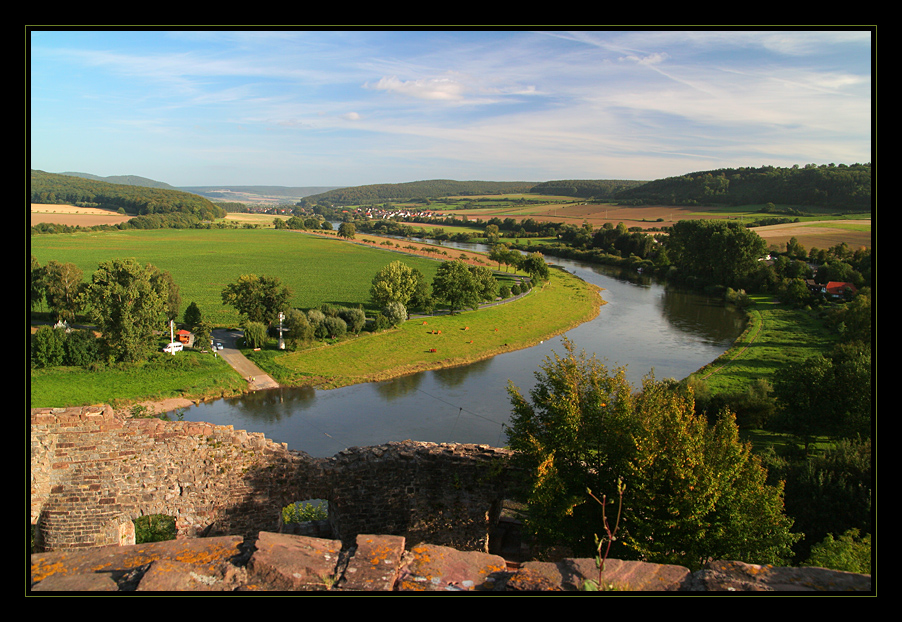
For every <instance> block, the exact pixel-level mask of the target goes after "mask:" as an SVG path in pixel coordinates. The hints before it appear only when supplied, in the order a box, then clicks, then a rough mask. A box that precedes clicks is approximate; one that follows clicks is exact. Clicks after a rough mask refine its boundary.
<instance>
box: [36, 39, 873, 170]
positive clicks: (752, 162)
mask: <svg viewBox="0 0 902 622" xmlns="http://www.w3.org/2000/svg"><path fill="white" fill-rule="evenodd" d="M29 36H30V50H29V51H30V57H29V60H30V68H29V69H30V74H29V79H30V83H29V86H30V109H29V118H28V122H29V128H30V141H31V144H30V156H31V167H32V168H35V169H40V170H44V171H48V172H53V173H59V172H65V171H79V172H86V173H93V174H96V175H102V176H108V175H126V174H129V175H141V176H143V177H149V178H151V179H156V180H159V181H164V182H167V183H169V184H172V185H174V186H193V185H281V186H352V185H361V184H373V183H399V182H407V181H417V180H423V179H439V178H441V179H457V180H476V179H479V180H494V181H546V180H552V179H657V178H661V177H668V176H672V175H681V174H684V173H689V172H693V171H698V170H709V169H714V168H721V167H732V166H760V165H765V164H766V165H774V166H791V165H793V164H799V165H804V164H808V163H816V164H826V163H830V162H833V163H836V164H840V163H845V164H852V163H855V162H869V161H871V142H872V122H871V115H872V101H871V97H872V76H871V71H872V62H871V60H872V59H871V52H872V37H873V36H875V33H872V32H870V31H867V30H835V31H820V32H819V31H812V30H803V31H788V30H778V31H746V30H730V31H725V32H716V31H678V30H659V31H608V32H606V31H597V30H593V31H585V32H563V31H546V32H542V31H510V30H505V31H458V30H451V31H424V32H415V31H410V30H396V31H369V30H351V31H328V32H327V31H312V30H311V31H308V30H294V31H291V30H289V31H277V30H265V31H217V30H201V31H187V30H176V31H140V30H139V31H110V30H101V31H51V30H32V31H31V32H30V33H29Z"/></svg>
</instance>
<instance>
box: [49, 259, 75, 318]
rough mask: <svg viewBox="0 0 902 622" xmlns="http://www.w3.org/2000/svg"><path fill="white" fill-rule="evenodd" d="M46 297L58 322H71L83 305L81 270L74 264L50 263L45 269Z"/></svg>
mask: <svg viewBox="0 0 902 622" xmlns="http://www.w3.org/2000/svg"><path fill="white" fill-rule="evenodd" d="M43 283H44V297H45V298H46V300H47V305H48V306H49V307H50V310H51V311H52V312H53V314H54V315H55V316H56V319H57V320H63V321H66V322H71V321H72V320H74V319H75V314H76V313H78V312H79V311H80V310H81V308H82V305H83V302H84V301H83V300H82V298H81V296H80V294H81V291H82V289H83V285H82V271H81V268H79V267H78V266H76V265H75V264H73V263H60V262H58V261H50V262H49V263H48V264H47V265H46V266H45V267H44V279H43Z"/></svg>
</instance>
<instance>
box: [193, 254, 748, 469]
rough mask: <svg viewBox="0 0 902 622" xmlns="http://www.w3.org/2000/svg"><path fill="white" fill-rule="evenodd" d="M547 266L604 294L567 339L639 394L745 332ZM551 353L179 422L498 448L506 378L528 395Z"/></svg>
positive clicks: (277, 398) (673, 301)
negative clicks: (647, 383) (617, 370)
mask: <svg viewBox="0 0 902 622" xmlns="http://www.w3.org/2000/svg"><path fill="white" fill-rule="evenodd" d="M460 246H466V247H467V248H473V246H469V245H460ZM548 261H549V263H553V264H556V265H558V266H561V267H563V268H564V269H566V270H568V271H570V272H572V273H574V274H576V275H577V276H579V277H580V278H582V279H583V280H585V281H588V282H590V283H593V284H595V285H598V286H599V287H601V288H603V291H602V292H601V296H602V298H603V299H604V300H605V301H606V303H607V304H605V305H603V306H602V307H601V313H600V314H599V316H598V317H597V318H596V319H594V320H592V321H590V322H586V323H585V324H582V325H580V326H578V327H576V328H573V329H571V330H570V331H568V332H567V333H566V337H567V338H568V339H570V340H571V341H572V342H573V343H574V345H575V347H576V349H577V351H579V350H585V351H586V352H587V353H589V354H592V353H594V354H595V355H596V356H597V357H598V358H599V359H601V360H602V361H603V362H605V363H606V364H607V366H608V367H609V368H611V369H612V368H614V367H620V366H625V367H626V370H627V377H628V378H629V380H630V382H631V383H633V384H634V385H635V386H636V387H637V388H638V387H639V386H640V384H641V381H642V378H643V377H644V376H645V375H647V374H648V373H649V372H650V371H653V372H654V375H655V377H656V378H657V379H658V380H662V379H664V378H676V379H682V378H685V377H686V376H688V375H689V374H691V373H692V372H694V371H696V370H697V369H699V368H700V367H703V366H704V365H706V364H708V363H710V362H711V361H713V360H714V359H716V358H717V357H718V356H720V355H721V354H722V353H723V352H725V351H726V350H727V349H728V348H729V347H730V346H731V345H732V343H733V341H735V339H736V338H737V337H738V336H739V334H740V333H741V332H742V330H743V328H744V320H743V318H742V315H741V314H740V313H739V312H738V311H736V310H735V309H733V308H731V307H728V306H725V305H724V304H723V303H722V302H721V301H720V300H717V299H713V298H709V297H706V296H703V295H699V294H697V293H688V292H682V291H677V290H673V289H671V288H667V287H664V286H663V285H661V284H659V283H656V282H654V281H653V280H652V279H651V278H649V277H647V276H642V275H636V274H634V273H625V272H621V271H620V270H619V269H616V268H611V267H607V266H593V265H589V264H583V263H580V262H576V261H570V260H564V259H558V258H552V257H549V258H548ZM552 352H554V353H557V354H560V355H562V354H563V353H564V347H563V344H562V341H561V338H560V337H558V338H553V339H550V340H547V341H545V342H544V343H542V344H539V345H536V346H533V347H531V348H526V349H524V350H518V351H516V352H509V353H506V354H502V355H499V356H495V357H493V358H491V359H488V360H485V361H480V362H478V363H473V364H471V365H466V366H463V367H456V368H452V369H444V370H437V371H430V372H422V373H418V374H414V375H410V376H405V377H402V378H396V379H394V380H389V381H385V382H377V383H367V384H361V385H354V386H350V387H344V388H341V389H331V390H320V389H311V388H303V389H287V388H282V389H272V390H267V391H258V392H256V393H252V394H248V395H245V396H242V397H239V398H230V399H220V400H216V401H212V402H206V403H202V404H199V405H196V406H193V407H191V408H189V409H187V410H186V411H184V412H183V417H184V419H185V420H187V421H206V422H210V423H214V424H219V425H233V426H234V427H235V428H236V429H243V430H248V431H250V432H262V433H264V434H265V436H266V437H267V438H269V439H272V440H274V441H276V442H284V443H287V444H288V447H289V449H295V450H301V451H305V452H307V453H308V454H310V455H312V456H315V457H328V456H332V455H335V454H336V453H338V452H339V451H341V450H342V449H345V448H347V447H354V446H367V445H379V444H382V443H386V442H389V441H402V440H406V439H411V440H417V441H429V442H437V443H439V442H456V443H480V444H488V445H495V446H502V445H504V444H505V441H506V439H505V435H504V426H505V424H506V423H508V420H509V416H510V409H511V408H510V397H509V395H508V392H507V386H508V381H511V382H513V384H514V385H516V386H517V387H518V388H519V389H520V391H521V393H523V395H527V394H528V391H529V389H531V388H532V386H533V385H534V383H535V375H534V374H535V372H536V371H537V370H538V369H539V365H541V363H542V362H543V360H544V359H545V357H546V356H548V355H550V354H552Z"/></svg>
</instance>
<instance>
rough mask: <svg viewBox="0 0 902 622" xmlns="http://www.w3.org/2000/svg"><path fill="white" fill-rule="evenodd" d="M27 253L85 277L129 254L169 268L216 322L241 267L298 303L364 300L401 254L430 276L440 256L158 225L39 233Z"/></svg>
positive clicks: (231, 320) (232, 315) (222, 321)
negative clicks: (270, 280)
mask: <svg viewBox="0 0 902 622" xmlns="http://www.w3.org/2000/svg"><path fill="white" fill-rule="evenodd" d="M31 254H32V255H34V256H35V257H36V258H37V260H38V262H39V263H40V264H41V265H45V264H46V263H47V262H48V261H50V260H56V261H59V262H62V263H67V262H69V263H73V264H75V265H77V266H78V267H79V268H80V269H81V270H82V271H83V273H84V280H86V281H87V280H89V279H90V278H91V274H92V273H93V272H94V271H95V270H96V269H97V266H98V265H99V264H100V263H101V262H103V261H107V260H109V259H113V258H117V257H134V258H135V259H137V260H138V261H140V262H141V263H150V264H153V265H155V266H156V267H158V268H160V269H161V270H165V271H167V272H169V273H170V274H172V277H173V279H174V280H175V282H176V283H177V284H178V286H179V289H180V293H181V297H182V308H183V309H184V308H185V307H187V306H188V305H189V304H190V303H192V302H195V303H197V306H198V307H199V308H200V310H201V313H202V314H203V317H204V318H205V319H208V320H209V321H211V322H212V323H213V324H214V325H216V326H222V327H232V326H237V325H238V323H239V320H240V317H239V315H238V313H237V312H236V311H235V310H234V309H233V308H231V307H228V306H226V305H224V304H223V303H222V290H223V289H224V288H225V287H226V285H228V284H229V283H232V282H234V281H236V280H237V279H238V277H240V276H241V275H242V274H257V275H263V274H265V275H268V276H275V277H278V278H279V279H281V281H282V284H283V285H286V286H287V287H289V288H290V289H291V290H292V293H293V298H292V300H291V305H292V306H293V307H296V308H299V309H310V308H313V307H318V306H320V305H321V304H323V303H331V304H337V305H342V306H356V305H363V306H364V308H365V309H368V308H369V305H370V297H369V289H370V285H371V283H372V279H373V276H375V274H376V272H378V271H379V270H380V269H381V268H382V267H383V266H385V265H386V264H388V263H390V262H392V261H395V260H398V259H401V260H402V261H404V262H405V263H406V264H408V265H409V266H411V267H413V268H416V269H418V270H419V271H420V272H422V273H423V274H424V275H425V276H426V279H427V280H429V281H431V280H432V278H433V277H434V276H435V272H436V270H437V269H438V266H439V262H437V261H434V260H430V259H426V258H423V257H417V256H412V255H407V254H398V253H393V252H387V251H386V250H384V249H376V248H371V247H366V246H362V245H358V244H349V243H347V242H345V241H342V240H340V239H338V238H331V237H323V236H313V235H307V234H304V233H300V232H297V231H286V230H276V229H158V230H150V231H148V230H144V231H141V230H132V231H120V232H115V231H104V232H91V233H88V232H84V233H71V234H57V235H38V236H32V238H31Z"/></svg>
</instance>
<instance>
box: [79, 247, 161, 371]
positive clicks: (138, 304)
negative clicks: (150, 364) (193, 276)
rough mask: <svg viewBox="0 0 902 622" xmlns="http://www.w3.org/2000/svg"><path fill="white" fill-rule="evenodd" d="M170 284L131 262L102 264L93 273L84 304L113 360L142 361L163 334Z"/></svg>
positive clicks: (151, 268) (150, 268) (153, 270)
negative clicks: (160, 334) (87, 307)
mask: <svg viewBox="0 0 902 622" xmlns="http://www.w3.org/2000/svg"><path fill="white" fill-rule="evenodd" d="M170 282H171V280H170V279H166V278H161V276H160V271H159V270H158V269H157V268H156V267H155V266H152V265H150V264H148V265H146V266H142V265H141V264H139V263H138V262H137V261H135V260H134V259H113V260H110V261H106V262H104V263H102V264H100V266H99V267H98V268H97V271H96V272H94V274H93V275H92V277H91V282H90V283H88V285H87V286H86V288H85V300H87V301H88V302H89V304H90V314H91V318H92V319H93V321H94V322H95V324H96V325H97V327H98V328H99V329H100V332H101V334H102V335H103V342H104V344H105V346H106V350H107V352H108V353H110V355H111V356H112V357H113V358H114V359H115V360H119V361H138V360H142V359H143V358H144V357H145V356H146V355H147V354H148V352H149V351H150V350H151V349H152V348H153V346H154V342H155V340H156V335H157V334H159V333H160V332H162V331H164V330H166V328H167V322H166V320H167V311H168V305H167V302H168V300H169V291H168V285H167V284H168V283H170Z"/></svg>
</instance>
